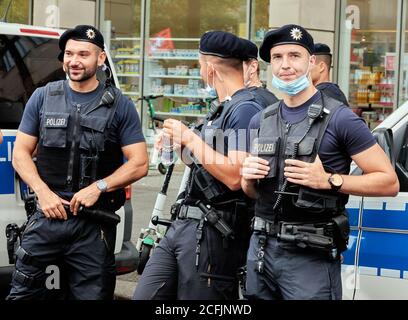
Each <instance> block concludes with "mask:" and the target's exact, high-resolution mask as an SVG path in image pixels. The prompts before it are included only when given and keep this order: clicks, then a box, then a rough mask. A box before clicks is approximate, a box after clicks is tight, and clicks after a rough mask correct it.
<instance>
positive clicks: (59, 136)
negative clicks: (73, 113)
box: [43, 112, 69, 148]
mask: <svg viewBox="0 0 408 320" xmlns="http://www.w3.org/2000/svg"><path fill="white" fill-rule="evenodd" d="M68 120H69V113H60V112H46V113H45V115H44V135H43V145H44V146H45V147H53V148H65V147H66V144H67V128H68Z"/></svg>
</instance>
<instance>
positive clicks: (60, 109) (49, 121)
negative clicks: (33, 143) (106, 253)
mask: <svg viewBox="0 0 408 320" xmlns="http://www.w3.org/2000/svg"><path fill="white" fill-rule="evenodd" d="M67 88H68V83H67V81H57V82H52V83H49V84H47V85H46V86H45V87H44V102H43V109H42V114H41V120H40V139H39V142H38V152H37V169H38V173H39V175H40V177H41V179H42V180H43V181H44V182H45V183H46V184H47V185H48V186H49V187H50V189H51V190H53V191H57V192H58V191H60V192H73V193H75V192H77V191H79V190H80V189H82V188H84V187H86V186H88V185H89V184H91V183H92V182H94V181H95V180H98V179H102V178H105V177H107V176H109V175H110V174H112V173H113V172H114V171H115V170H116V169H117V168H119V167H120V166H121V165H122V164H123V153H122V150H121V147H120V145H119V144H118V143H114V142H111V141H109V140H108V136H109V132H110V130H111V123H112V119H113V116H114V114H115V111H116V108H117V105H118V101H119V95H120V92H119V90H117V89H116V88H113V87H111V86H109V87H107V88H105V89H104V90H102V92H101V93H100V95H99V96H98V97H96V99H95V100H94V102H93V103H91V104H88V105H86V106H81V105H73V104H72V103H71V102H70V101H69V99H68V98H67V93H66V92H67ZM107 91H108V92H109V93H107ZM109 96H110V99H106V97H109ZM89 170H91V171H94V172H89ZM91 176H92V178H93V179H90V178H89V177H91ZM87 177H88V178H87ZM99 202H100V204H101V205H102V206H104V207H106V205H105V202H108V203H109V204H108V206H109V205H111V204H112V205H113V208H115V209H116V208H117V207H120V206H121V205H123V202H124V191H123V190H122V189H121V190H118V191H115V192H108V193H104V194H102V195H101V197H100V201H99Z"/></svg>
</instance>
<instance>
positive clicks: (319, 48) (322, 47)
mask: <svg viewBox="0 0 408 320" xmlns="http://www.w3.org/2000/svg"><path fill="white" fill-rule="evenodd" d="M314 54H315V55H316V56H318V55H325V56H331V55H332V54H331V53H330V47H329V46H328V45H327V44H324V43H315V45H314Z"/></svg>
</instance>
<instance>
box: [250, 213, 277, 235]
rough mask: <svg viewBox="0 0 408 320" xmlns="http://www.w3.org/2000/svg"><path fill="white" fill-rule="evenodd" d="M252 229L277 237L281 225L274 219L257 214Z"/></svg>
mask: <svg viewBox="0 0 408 320" xmlns="http://www.w3.org/2000/svg"><path fill="white" fill-rule="evenodd" d="M251 227H252V230H253V231H258V232H262V233H266V234H267V235H269V236H272V237H276V236H277V235H278V231H279V225H278V224H276V223H274V222H273V221H268V220H265V219H263V218H261V217H257V216H255V217H254V218H253V220H252V226H251Z"/></svg>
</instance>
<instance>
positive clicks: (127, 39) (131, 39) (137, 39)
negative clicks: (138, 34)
mask: <svg viewBox="0 0 408 320" xmlns="http://www.w3.org/2000/svg"><path fill="white" fill-rule="evenodd" d="M135 40H136V41H140V38H132V37H116V38H113V39H111V41H135Z"/></svg>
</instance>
